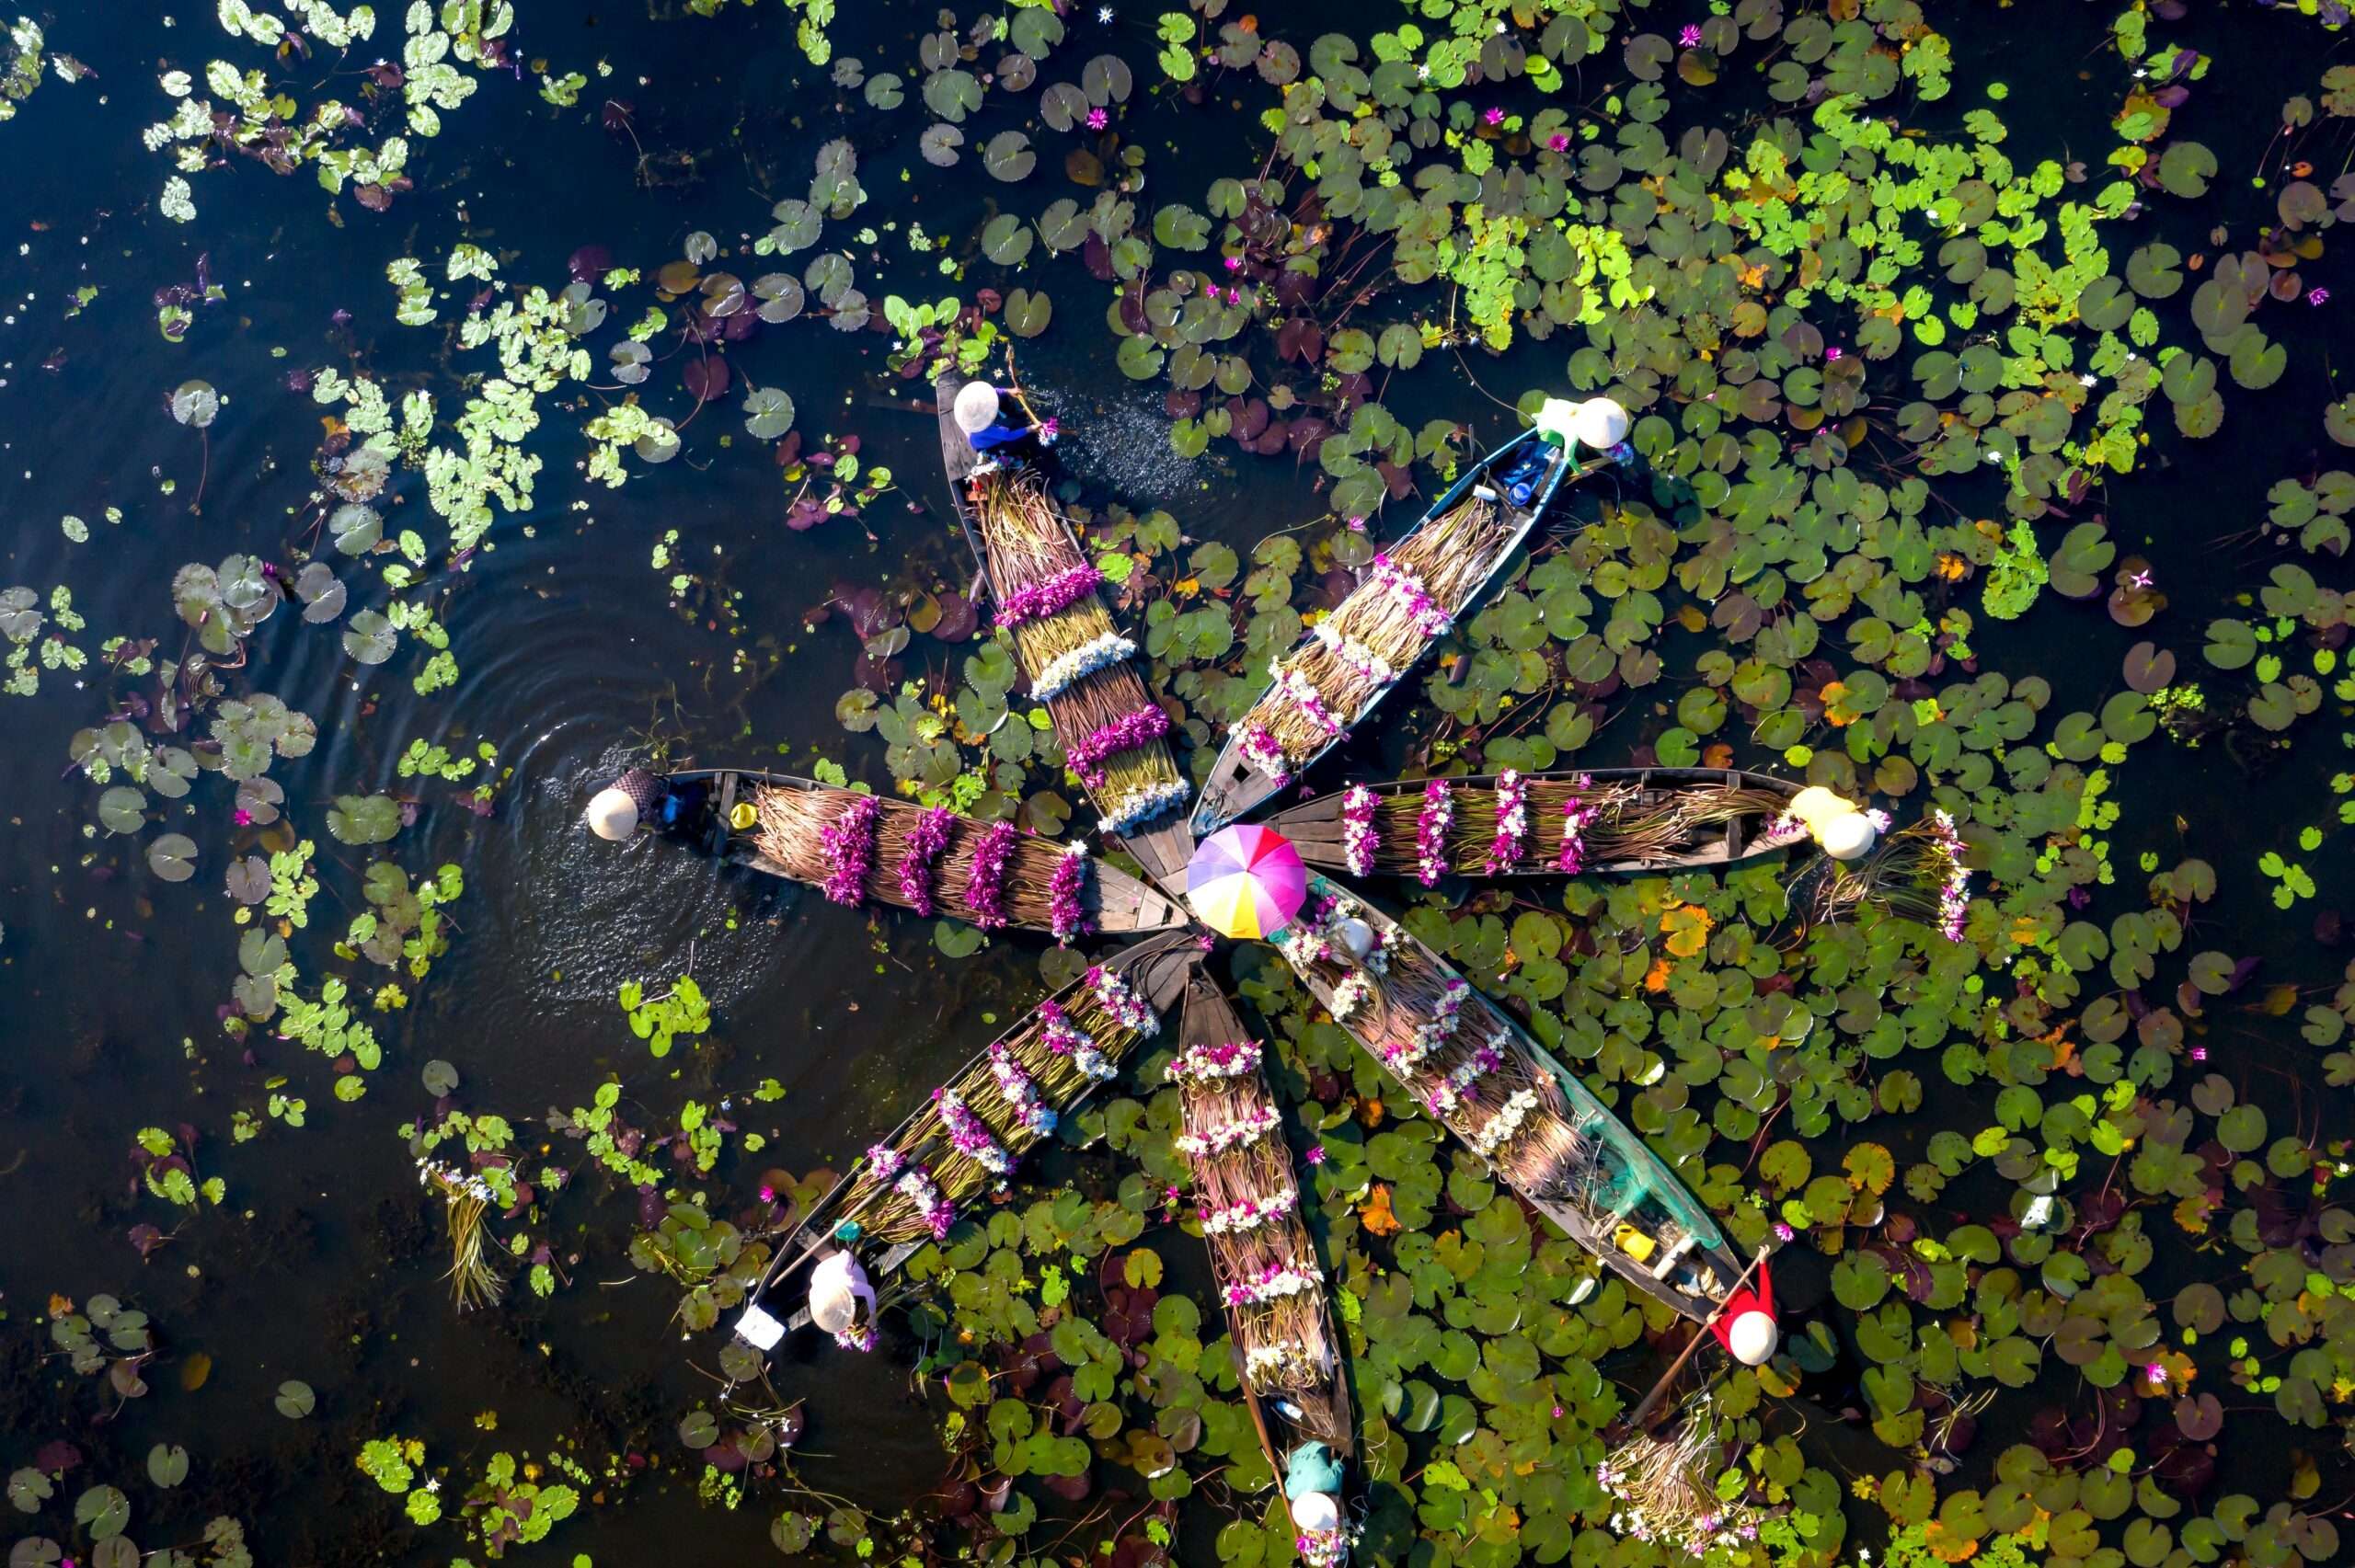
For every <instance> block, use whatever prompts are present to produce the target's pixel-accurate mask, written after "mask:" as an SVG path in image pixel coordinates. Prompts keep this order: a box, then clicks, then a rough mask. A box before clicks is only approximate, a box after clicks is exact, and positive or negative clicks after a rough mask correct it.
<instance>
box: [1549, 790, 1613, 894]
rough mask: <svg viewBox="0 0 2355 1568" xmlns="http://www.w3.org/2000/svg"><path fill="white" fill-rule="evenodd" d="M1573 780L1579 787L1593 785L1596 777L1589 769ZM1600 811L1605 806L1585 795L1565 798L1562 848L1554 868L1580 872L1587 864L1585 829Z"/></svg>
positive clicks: (1573, 874)
mask: <svg viewBox="0 0 2355 1568" xmlns="http://www.w3.org/2000/svg"><path fill="white" fill-rule="evenodd" d="M1570 782H1571V784H1573V785H1575V786H1576V787H1577V788H1579V789H1591V788H1593V787H1594V780H1593V778H1592V777H1591V776H1590V775H1588V774H1586V773H1580V775H1579V776H1578V777H1577V778H1575V779H1573V780H1571V781H1570ZM1601 815H1603V808H1602V807H1599V806H1595V805H1592V804H1591V803H1589V802H1588V801H1587V799H1586V798H1585V797H1584V796H1583V795H1575V794H1574V795H1571V796H1570V797H1569V799H1568V800H1566V801H1564V802H1562V851H1561V853H1559V854H1557V855H1556V856H1555V857H1554V869H1555V870H1557V871H1558V872H1560V873H1561V874H1562V875H1563V876H1577V875H1578V874H1579V871H1580V867H1582V866H1584V865H1585V864H1586V830H1587V829H1589V828H1591V827H1592V826H1593V825H1594V819H1595V818H1597V817H1600V816H1601Z"/></svg>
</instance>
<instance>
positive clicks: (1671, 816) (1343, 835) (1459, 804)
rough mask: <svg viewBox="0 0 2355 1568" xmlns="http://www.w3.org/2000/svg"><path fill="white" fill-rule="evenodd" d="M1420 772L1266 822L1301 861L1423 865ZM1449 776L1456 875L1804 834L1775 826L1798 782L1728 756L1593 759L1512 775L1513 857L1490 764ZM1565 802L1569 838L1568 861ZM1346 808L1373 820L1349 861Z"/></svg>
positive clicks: (1785, 840) (1597, 867)
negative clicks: (1679, 760) (1568, 856)
mask: <svg viewBox="0 0 2355 1568" xmlns="http://www.w3.org/2000/svg"><path fill="white" fill-rule="evenodd" d="M1429 782H1430V781H1428V780H1424V779H1411V780H1409V779H1402V780H1398V781H1396V782H1393V783H1388V784H1364V785H1355V786H1352V787H1351V788H1350V789H1347V790H1338V791H1335V792H1333V793H1331V794H1328V795H1318V796H1317V797H1316V798H1315V799H1314V800H1308V801H1304V802H1302V803H1301V804H1300V805H1298V806H1294V807H1291V808H1289V809H1288V810H1285V811H1281V812H1279V813H1277V814H1276V815H1275V816H1273V817H1270V818H1268V819H1267V825H1268V826H1269V827H1270V828H1273V829H1274V830H1276V831H1278V832H1280V833H1281V834H1282V835H1283V836H1284V837H1285V838H1287V839H1290V840H1291V841H1292V845H1293V847H1294V848H1296V849H1298V850H1299V851H1300V858H1301V859H1302V860H1303V861H1304V862H1306V863H1307V864H1310V865H1314V866H1318V867H1321V868H1324V869H1327V870H1332V871H1346V872H1350V873H1351V874H1352V875H1356V876H1364V875H1368V874H1374V875H1383V876H1420V875H1421V866H1420V855H1419V849H1418V846H1417V842H1416V830H1417V825H1418V823H1419V819H1420V818H1421V815H1422V810H1423V802H1424V792H1425V789H1426V788H1427V786H1428V784H1429ZM1446 782H1447V786H1448V799H1449V805H1450V808H1451V809H1450V825H1449V829H1448V833H1447V839H1446V854H1445V861H1446V867H1447V870H1449V871H1451V872H1453V873H1455V874H1456V875H1458V876H1570V875H1584V874H1587V873H1591V872H1618V871H1624V872H1645V871H1649V872H1664V871H1685V870H1713V869H1716V868H1717V867H1720V866H1726V865H1731V864H1735V863H1736V862H1738V861H1742V860H1748V859H1752V858H1754V857H1757V856H1761V855H1766V854H1772V853H1776V852H1777V851H1780V850H1784V849H1787V848H1789V847H1791V846H1792V845H1794V844H1801V843H1805V842H1806V841H1807V830H1806V828H1805V827H1803V826H1798V825H1793V826H1791V827H1788V828H1786V829H1785V830H1780V831H1777V830H1775V821H1776V819H1777V818H1779V817H1781V816H1782V814H1783V811H1784V809H1785V807H1786V805H1787V803H1788V802H1789V800H1790V798H1791V796H1793V795H1797V794H1798V790H1799V787H1800V786H1799V785H1798V784H1792V783H1790V782H1788V781H1787V780H1784V779H1778V778H1774V777H1772V776H1770V775H1768V774H1765V773H1743V772H1741V771H1740V770H1738V769H1733V768H1596V769H1592V770H1590V771H1587V772H1579V773H1572V772H1563V773H1522V774H1520V775H1518V776H1517V778H1516V780H1515V783H1516V785H1517V787H1518V789H1519V790H1520V792H1521V794H1522V820H1523V823H1524V828H1523V832H1522V850H1521V853H1520V854H1519V855H1518V856H1517V857H1512V856H1509V855H1508V854H1507V853H1502V852H1500V851H1499V846H1498V840H1497V821H1498V817H1499V812H1500V811H1501V810H1502V809H1503V808H1504V805H1505V802H1504V801H1503V799H1502V797H1501V795H1500V793H1499V789H1500V785H1499V775H1482V776H1480V777H1477V778H1460V779H1449V780H1448V781H1446ZM1361 790H1362V791H1363V792H1365V794H1366V795H1371V796H1372V802H1371V804H1372V807H1373V810H1372V812H1371V814H1370V815H1367V814H1365V813H1363V812H1362V809H1361V801H1362V796H1361V795H1360V791H1361ZM1573 805H1575V806H1576V807H1578V809H1579V818H1578V840H1577V850H1576V853H1575V854H1574V856H1573V864H1572V865H1571V867H1570V869H1568V870H1565V868H1564V865H1563V856H1562V852H1563V846H1564V841H1565V839H1566V838H1568V836H1569V829H1570V826H1571V823H1572V818H1571V817H1570V815H1569V808H1570V807H1572V806H1573ZM1353 813H1357V814H1359V815H1360V817H1361V820H1362V821H1363V823H1364V827H1365V829H1367V830H1371V837H1370V841H1364V840H1363V839H1362V838H1361V842H1360V843H1359V846H1358V856H1359V859H1358V862H1357V864H1352V863H1351V860H1350V843H1351V838H1352V834H1353V828H1352V824H1351V821H1350V818H1351V816H1352V814H1353ZM1357 831H1360V832H1362V830H1357ZM1433 880H1436V878H1435V877H1434V878H1433Z"/></svg>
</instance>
